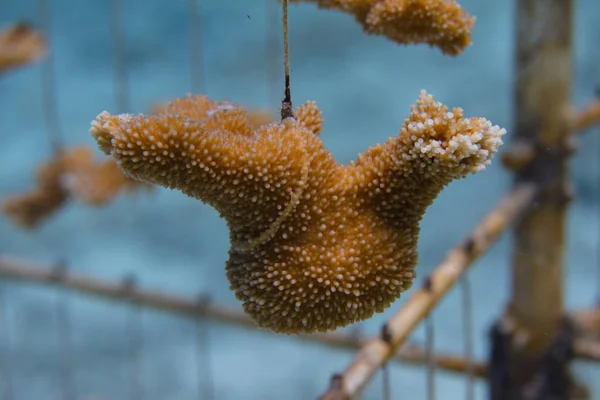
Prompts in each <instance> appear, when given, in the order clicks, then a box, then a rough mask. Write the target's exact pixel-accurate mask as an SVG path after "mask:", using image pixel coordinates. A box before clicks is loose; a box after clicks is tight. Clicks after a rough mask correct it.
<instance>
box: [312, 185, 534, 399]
mask: <svg viewBox="0 0 600 400" xmlns="http://www.w3.org/2000/svg"><path fill="white" fill-rule="evenodd" d="M535 194H536V189H535V186H534V185H523V186H520V187H517V188H515V189H514V190H513V191H512V192H511V193H509V194H508V195H507V196H506V197H504V198H503V199H502V200H501V201H500V203H499V204H498V206H497V207H496V208H494V209H493V210H492V211H491V212H490V213H489V214H488V215H487V216H486V217H485V218H484V219H483V221H481V222H480V223H479V224H478V225H477V226H476V227H475V229H474V230H473V232H472V233H471V234H470V235H468V236H467V238H466V239H465V240H464V241H463V242H462V244H460V245H459V246H457V247H456V248H454V249H453V250H451V251H450V253H449V254H448V255H447V256H446V258H445V259H444V260H443V261H442V263H441V264H440V265H439V266H438V267H437V268H436V269H435V270H434V271H433V273H432V274H431V275H430V276H429V277H428V278H427V279H426V280H425V285H424V287H423V288H421V289H419V290H417V291H415V292H414V293H413V294H412V296H411V297H410V298H409V299H408V301H407V302H406V304H404V306H403V307H402V308H401V309H400V310H398V312H397V313H396V314H395V315H394V316H392V317H391V318H390V319H389V320H388V321H387V323H386V324H385V325H384V326H383V329H382V332H381V335H380V336H379V337H375V338H373V339H371V340H370V341H369V342H367V343H366V344H365V346H363V347H362V348H361V349H360V350H359V352H358V353H357V354H356V356H355V358H354V360H353V361H352V363H351V364H350V365H349V366H348V367H347V368H346V370H345V371H344V372H343V374H341V375H339V374H336V375H334V377H333V379H332V384H331V386H330V388H329V390H328V391H327V392H326V393H325V394H323V396H322V397H320V398H321V399H332V400H333V399H339V400H341V399H350V398H352V397H353V396H355V395H357V394H359V393H360V392H361V391H362V390H363V389H364V388H365V386H366V385H367V384H368V383H369V381H370V380H371V379H372V378H373V377H374V375H375V374H376V373H377V371H378V370H379V369H380V368H381V367H382V366H383V365H384V364H385V363H386V362H387V361H388V360H389V359H390V358H391V357H392V355H393V354H395V353H396V352H397V350H398V348H399V347H400V346H401V345H402V344H403V343H404V342H405V341H406V339H407V338H408V336H409V335H410V333H411V332H412V331H413V330H414V328H415V327H416V326H417V325H418V324H419V323H420V322H421V321H422V320H423V318H425V316H427V314H429V312H430V311H431V310H432V309H433V308H434V307H435V306H436V304H437V303H438V302H439V301H440V300H441V299H442V298H443V297H444V296H445V295H446V294H447V293H448V292H449V291H450V289H451V288H452V287H453V286H454V284H456V282H457V281H458V279H459V278H460V277H461V276H462V275H463V274H464V273H465V272H466V271H467V269H468V267H469V266H470V265H471V264H472V263H473V262H474V261H475V260H476V259H477V258H478V257H479V256H480V255H482V254H483V253H484V252H485V251H487V250H488V249H489V248H490V246H491V245H492V244H493V243H494V241H495V240H496V239H497V238H498V237H499V236H500V234H501V233H502V232H504V231H505V230H506V228H507V227H509V226H510V225H511V224H512V223H513V222H514V221H515V220H516V219H517V218H518V216H519V214H520V213H521V212H522V211H523V210H525V209H526V208H527V207H528V206H529V205H530V204H531V201H532V200H533V199H534V197H535Z"/></svg>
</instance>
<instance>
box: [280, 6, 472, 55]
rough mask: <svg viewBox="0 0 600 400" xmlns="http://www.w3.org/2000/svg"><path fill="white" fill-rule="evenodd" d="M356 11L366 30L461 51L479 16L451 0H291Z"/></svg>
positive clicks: (448, 51) (403, 41) (451, 51)
mask: <svg viewBox="0 0 600 400" xmlns="http://www.w3.org/2000/svg"><path fill="white" fill-rule="evenodd" d="M291 1H292V2H300V1H308V2H311V3H317V5H318V6H319V7H321V8H331V9H336V10H341V11H345V12H348V13H351V14H353V15H354V17H355V18H356V20H357V21H358V22H359V23H360V24H361V25H362V26H363V28H364V30H365V32H367V33H370V34H375V35H383V36H386V37H387V38H388V39H390V40H392V41H394V42H396V43H399V44H410V43H427V44H429V45H430V46H436V47H438V48H439V49H440V50H441V51H442V52H443V53H445V54H450V55H457V54H460V53H462V52H463V51H464V49H465V48H466V47H467V46H469V45H470V44H471V30H472V28H473V23H474V22H475V18H474V17H472V16H470V15H468V14H467V13H465V12H464V11H463V9H462V7H461V6H460V5H459V4H458V3H457V2H455V1H450V0H448V1H447V0H291Z"/></svg>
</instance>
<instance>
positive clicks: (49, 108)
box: [37, 0, 63, 155]
mask: <svg viewBox="0 0 600 400" xmlns="http://www.w3.org/2000/svg"><path fill="white" fill-rule="evenodd" d="M50 1H51V0H38V2H37V8H38V14H39V17H38V18H39V21H40V25H41V27H42V29H43V31H44V32H45V33H46V41H47V43H48V46H49V47H50V49H51V50H50V51H49V52H48V54H47V55H46V59H45V60H44V61H43V62H42V107H43V110H44V122H45V130H46V135H47V136H48V140H49V142H50V146H51V147H52V151H53V152H54V153H55V154H56V155H57V154H58V153H60V150H61V148H62V145H63V132H62V129H61V124H60V118H59V116H58V98H57V96H56V75H55V70H54V55H53V53H54V49H53V48H52V45H51V39H50V38H51V36H52V34H51V33H52V32H51V31H52V5H51V4H50Z"/></svg>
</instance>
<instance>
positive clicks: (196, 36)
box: [188, 0, 206, 93]
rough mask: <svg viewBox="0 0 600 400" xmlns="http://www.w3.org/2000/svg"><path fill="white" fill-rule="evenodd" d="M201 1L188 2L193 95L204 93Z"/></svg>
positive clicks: (189, 0)
mask: <svg viewBox="0 0 600 400" xmlns="http://www.w3.org/2000/svg"><path fill="white" fill-rule="evenodd" d="M201 8H202V7H201V3H200V0H188V10H189V12H188V13H189V16H190V88H191V90H192V92H193V93H204V91H205V90H206V87H205V86H206V80H205V77H204V40H203V35H202V12H201Z"/></svg>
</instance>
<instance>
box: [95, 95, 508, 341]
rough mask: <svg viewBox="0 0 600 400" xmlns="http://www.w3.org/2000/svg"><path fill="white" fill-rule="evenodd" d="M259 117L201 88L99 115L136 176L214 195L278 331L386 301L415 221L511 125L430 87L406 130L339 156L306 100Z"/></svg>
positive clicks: (343, 318) (407, 270)
mask: <svg viewBox="0 0 600 400" xmlns="http://www.w3.org/2000/svg"><path fill="white" fill-rule="evenodd" d="M296 116H297V120H294V119H291V118H288V119H285V120H284V121H282V122H273V123H269V124H265V125H262V126H260V127H258V128H255V127H253V126H252V124H251V123H250V121H249V118H248V114H247V113H246V112H245V111H244V109H242V108H240V107H237V106H234V105H232V104H230V103H218V102H214V101H211V100H210V99H208V98H206V97H201V96H200V97H189V96H188V97H187V98H184V99H178V100H174V101H173V102H172V103H171V104H170V105H168V106H167V107H166V108H165V109H163V110H162V112H161V113H160V114H159V115H151V116H143V115H131V114H120V115H110V114H109V113H107V112H103V113H101V114H100V115H99V116H98V117H97V119H96V120H94V121H93V122H92V127H91V130H90V131H91V133H92V135H93V137H94V138H95V139H96V141H97V143H98V145H99V147H100V148H101V149H102V150H103V151H104V152H105V153H106V154H110V155H112V157H113V158H114V159H115V160H116V161H117V162H118V165H119V166H120V167H121V168H122V169H123V171H124V172H125V173H126V174H127V175H128V176H130V177H131V178H133V179H136V180H139V181H143V182H149V183H154V184H158V185H161V186H164V187H168V188H173V189H178V190H180V191H182V192H183V193H185V194H187V195H189V196H192V197H195V198H197V199H199V200H201V201H203V202H205V203H208V204H210V205H211V206H213V207H215V208H216V209H217V210H218V212H219V213H220V214H221V216H222V217H223V218H224V219H225V220H226V221H227V224H228V226H229V229H230V241H231V246H232V247H231V250H230V258H229V260H228V262H227V265H226V270H227V277H228V279H229V281H230V283H231V288H232V289H233V290H234V291H235V294H236V296H237V298H238V299H240V300H241V301H243V304H244V309H245V311H246V312H247V313H249V314H250V315H251V316H252V318H253V319H254V320H255V321H256V322H257V324H258V325H259V326H261V327H263V328H266V329H270V330H273V331H276V332H282V333H300V332H314V331H327V330H332V329H335V328H338V327H341V326H345V325H347V324H350V323H353V322H355V321H360V320H364V319H367V318H369V317H371V316H372V315H373V313H375V312H380V311H383V310H384V308H386V307H388V306H389V305H390V304H391V303H392V302H393V301H394V300H395V299H397V298H398V297H399V296H400V294H401V293H402V292H403V291H404V290H406V289H408V288H409V287H410V285H411V283H412V281H413V279H414V277H415V272H414V267H415V264H416V261H417V240H418V234H419V221H420V220H421V218H422V216H423V214H424V213H425V210H426V209H427V207H428V206H429V205H430V204H431V203H432V202H433V200H434V199H435V197H436V196H437V195H438V193H439V192H440V191H441V190H442V189H443V187H444V186H445V185H447V184H448V183H449V182H451V181H452V180H454V179H459V178H463V177H465V176H467V175H468V174H469V173H476V172H478V171H481V170H482V169H484V168H485V165H487V164H488V163H489V162H490V160H491V158H492V156H493V155H494V154H495V153H496V151H497V150H498V147H499V146H500V145H501V144H502V140H501V137H502V135H504V134H505V131H504V129H500V128H499V127H498V126H492V124H491V123H490V122H489V121H487V120H486V119H483V118H464V116H463V111H462V110H461V109H459V108H456V109H453V110H452V111H449V110H448V109H447V107H445V106H443V105H442V104H441V103H439V102H437V101H435V100H434V99H433V97H432V96H430V95H427V94H426V93H425V92H422V93H421V96H420V97H419V99H418V101H417V104H416V105H415V106H413V108H412V112H411V114H410V116H409V117H408V119H406V120H405V122H404V125H403V127H402V129H401V131H400V133H399V135H398V136H396V137H393V138H390V139H389V140H388V141H387V142H386V143H385V144H383V145H377V146H374V147H372V148H370V149H368V150H367V151H366V152H365V153H363V154H361V155H360V156H359V158H358V161H357V162H353V163H351V164H350V165H347V166H345V165H340V164H338V163H337V162H336V161H335V160H334V158H333V156H332V155H331V153H330V152H329V151H328V150H327V149H325V147H324V145H323V142H322V140H321V139H320V137H319V136H318V133H320V132H321V129H322V118H321V114H320V111H319V109H318V108H317V106H316V105H315V104H314V103H312V102H308V103H305V104H303V105H302V106H300V107H299V108H298V109H297V110H296Z"/></svg>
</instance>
